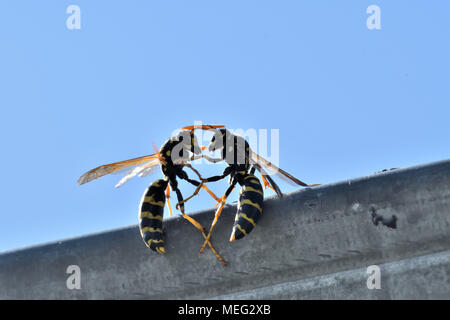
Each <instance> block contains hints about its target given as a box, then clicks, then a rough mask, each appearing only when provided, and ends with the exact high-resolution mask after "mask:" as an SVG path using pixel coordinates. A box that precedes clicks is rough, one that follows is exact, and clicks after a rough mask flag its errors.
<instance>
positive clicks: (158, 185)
mask: <svg viewBox="0 0 450 320" xmlns="http://www.w3.org/2000/svg"><path fill="white" fill-rule="evenodd" d="M152 187H161V185H160V184H159V182H158V180H156V181H155V182H153V183H152Z"/></svg>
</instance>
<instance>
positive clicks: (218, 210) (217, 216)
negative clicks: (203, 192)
mask: <svg viewBox="0 0 450 320" xmlns="http://www.w3.org/2000/svg"><path fill="white" fill-rule="evenodd" d="M226 200H227V196H226V195H223V196H222V197H221V198H220V202H219V203H220V205H219V207H218V208H217V210H216V214H215V216H214V220H213V223H212V224H211V227H210V228H209V232H208V236H207V237H206V238H205V242H204V243H203V245H202V247H201V248H200V253H203V251H204V250H205V247H206V245H207V244H208V241H209V239H210V238H211V233H212V231H213V229H214V226H215V225H216V223H217V220H218V219H219V217H220V215H221V214H222V210H223V206H224V205H225V202H226Z"/></svg>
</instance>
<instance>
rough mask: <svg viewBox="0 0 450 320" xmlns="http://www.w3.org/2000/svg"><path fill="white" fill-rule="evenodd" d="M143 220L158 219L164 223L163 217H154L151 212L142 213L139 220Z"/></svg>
mask: <svg viewBox="0 0 450 320" xmlns="http://www.w3.org/2000/svg"><path fill="white" fill-rule="evenodd" d="M143 218H147V219H156V220H160V221H163V217H162V216H159V215H154V214H153V213H151V212H150V211H142V212H141V214H140V215H139V219H143Z"/></svg>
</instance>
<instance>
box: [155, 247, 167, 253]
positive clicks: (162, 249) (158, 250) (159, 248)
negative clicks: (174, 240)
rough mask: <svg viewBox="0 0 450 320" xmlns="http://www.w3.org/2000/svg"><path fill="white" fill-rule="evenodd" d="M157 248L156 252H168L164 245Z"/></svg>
mask: <svg viewBox="0 0 450 320" xmlns="http://www.w3.org/2000/svg"><path fill="white" fill-rule="evenodd" d="M155 250H156V252H158V253H161V254H164V253H166V251H165V250H164V247H156V248H155Z"/></svg>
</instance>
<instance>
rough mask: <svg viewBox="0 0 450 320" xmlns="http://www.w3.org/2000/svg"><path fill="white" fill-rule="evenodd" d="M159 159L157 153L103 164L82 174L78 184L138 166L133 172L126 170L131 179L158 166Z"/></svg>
mask: <svg viewBox="0 0 450 320" xmlns="http://www.w3.org/2000/svg"><path fill="white" fill-rule="evenodd" d="M159 157H160V155H159V154H158V153H155V154H151V155H148V156H143V157H139V158H134V159H129V160H125V161H120V162H114V163H110V164H105V165H102V166H99V167H97V168H94V169H92V170H89V171H88V172H86V173H85V174H83V175H82V176H81V177H80V178H79V179H78V184H79V185H82V184H85V183H88V182H90V181H92V180H95V179H98V178H100V177H103V176H105V175H108V174H111V173H116V172H118V171H120V170H123V169H126V168H130V167H133V166H138V167H136V168H134V169H133V170H131V171H130V172H128V170H127V172H126V173H127V176H129V175H131V176H130V178H131V177H134V176H135V175H136V174H139V173H142V172H145V171H142V170H144V169H149V168H150V167H152V166H155V165H157V164H159V163H160V161H159ZM138 168H140V169H138ZM135 170H136V171H135ZM133 173H134V174H133ZM128 180H129V179H127V181H128ZM119 183H120V182H119ZM122 184H123V183H122Z"/></svg>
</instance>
